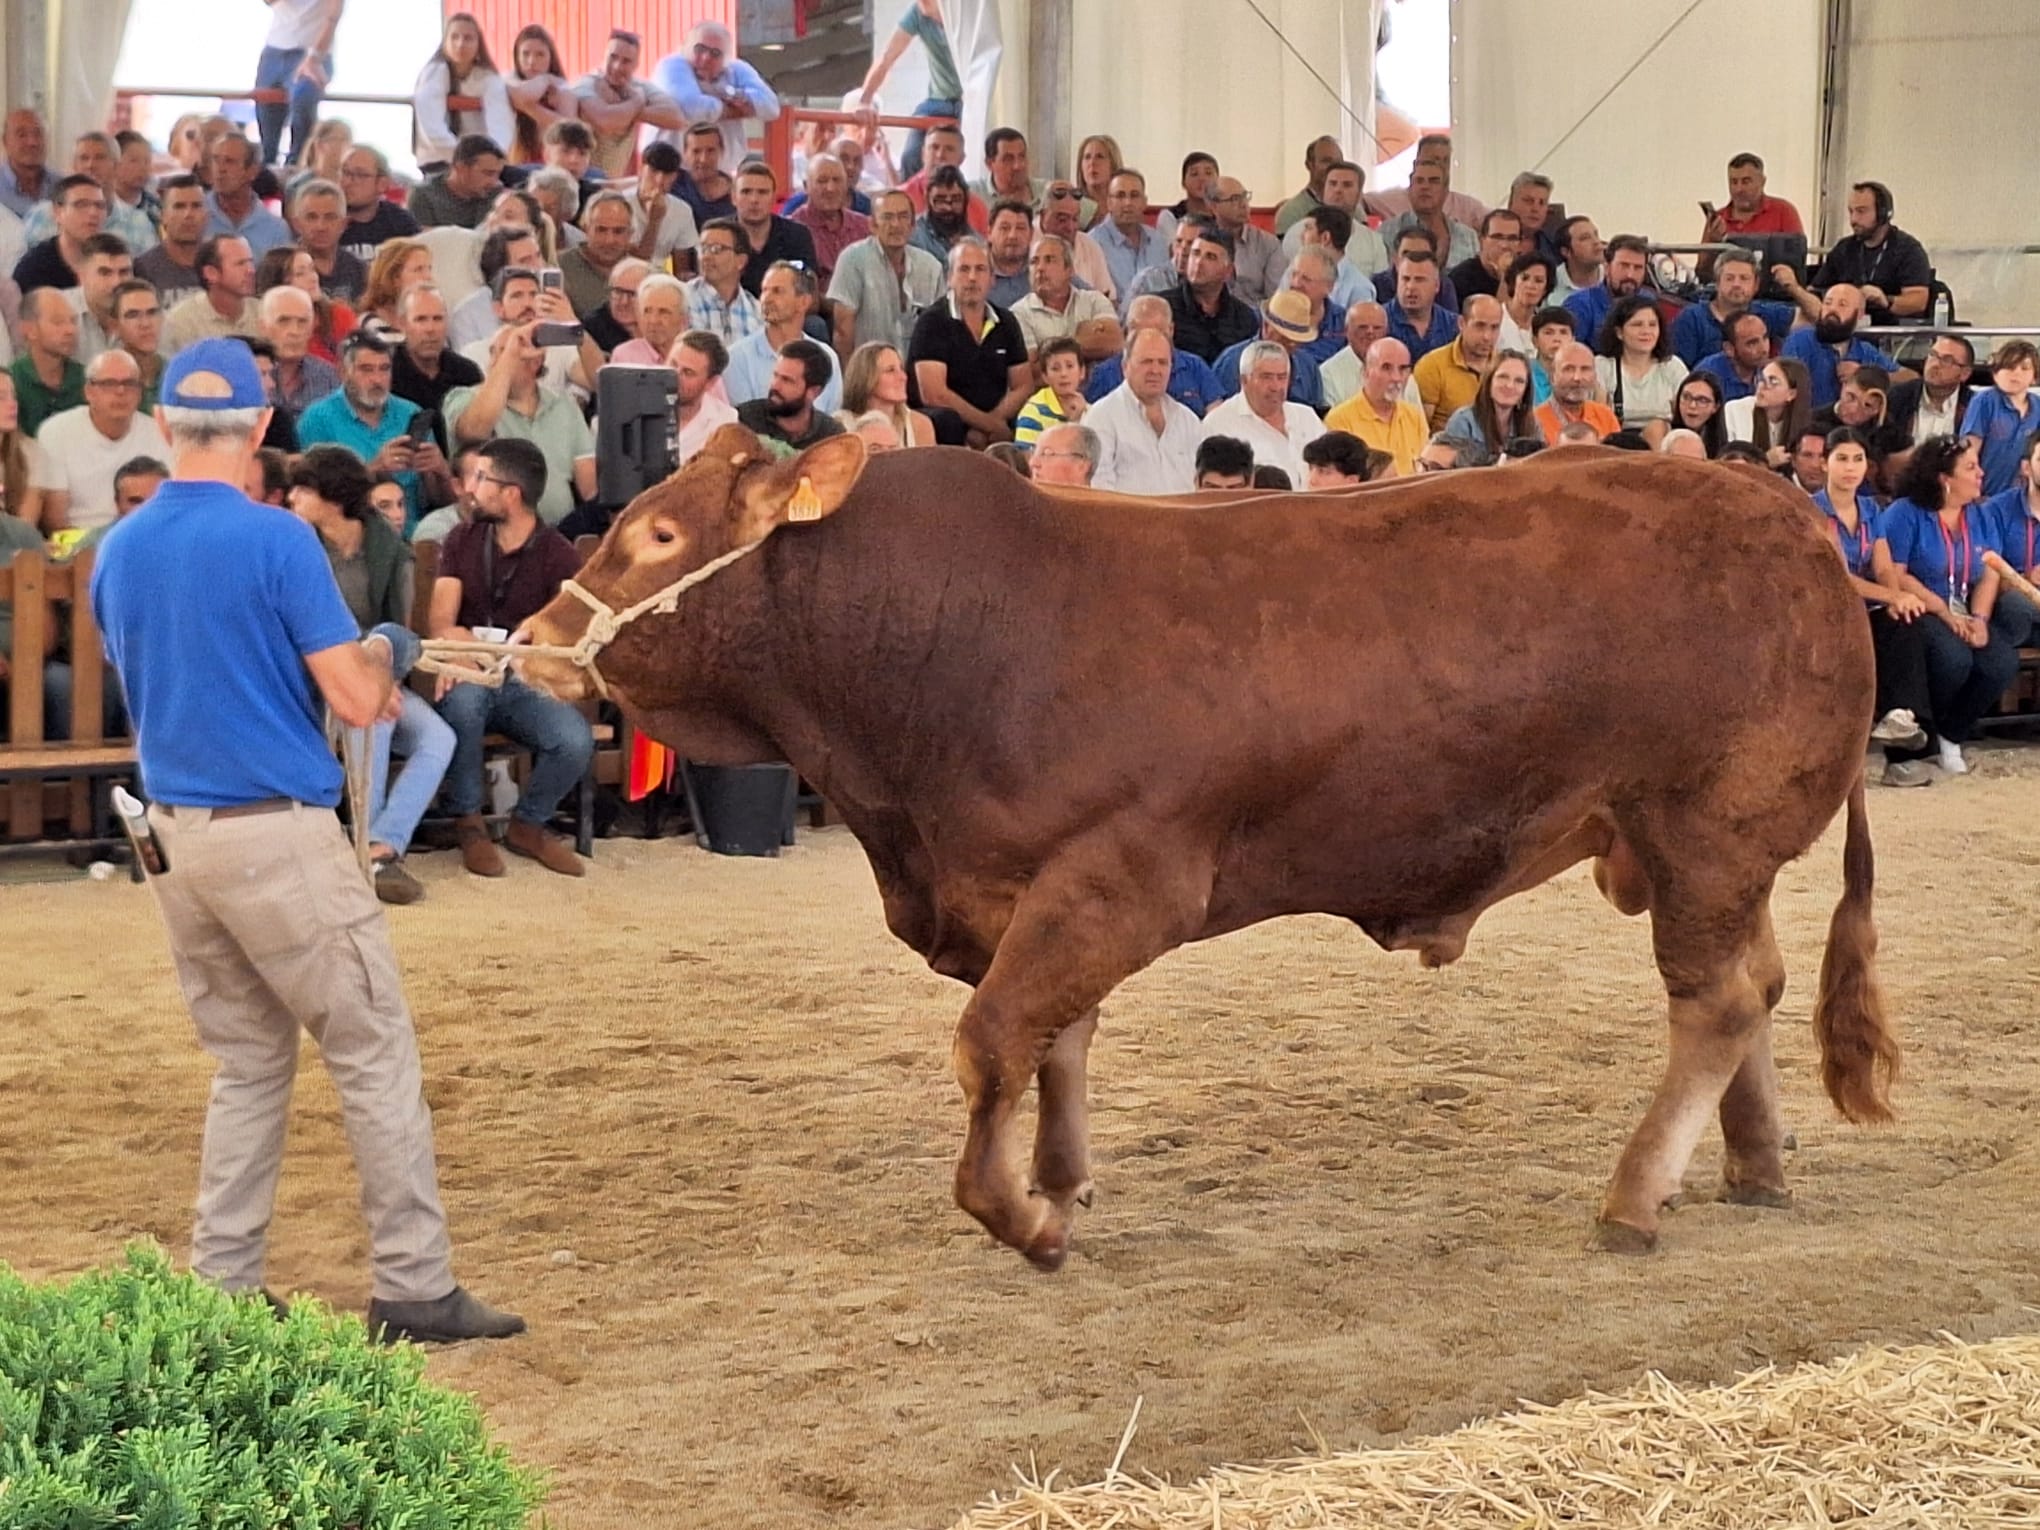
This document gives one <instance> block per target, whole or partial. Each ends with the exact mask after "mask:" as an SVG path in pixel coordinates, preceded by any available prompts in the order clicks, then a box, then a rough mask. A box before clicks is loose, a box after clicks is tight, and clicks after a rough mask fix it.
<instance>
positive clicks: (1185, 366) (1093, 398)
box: [1084, 350, 1226, 420]
mask: <svg viewBox="0 0 2040 1530" xmlns="http://www.w3.org/2000/svg"><path fill="white" fill-rule="evenodd" d="M1125 381H1126V363H1125V362H1124V361H1123V360H1121V359H1120V358H1119V357H1117V356H1107V357H1106V358H1105V359H1104V360H1103V361H1101V362H1099V363H1098V364H1097V365H1096V366H1095V367H1093V368H1091V380H1090V381H1089V382H1087V383H1085V384H1084V397H1085V398H1086V399H1088V400H1089V401H1090V402H1092V403H1094V404H1095V403H1097V402H1098V400H1099V399H1101V398H1103V397H1104V396H1105V395H1106V394H1108V393H1110V392H1111V391H1112V390H1113V389H1114V388H1116V387H1118V386H1119V385H1120V384H1121V383H1123V382H1125ZM1168 392H1169V397H1170V398H1172V399H1174V400H1175V401H1176V402H1177V403H1179V404H1181V405H1182V406H1183V407H1184V408H1185V409H1188V410H1189V411H1190V412H1191V413H1192V414H1194V415H1196V416H1197V417H1198V418H1199V419H1200V420H1201V419H1203V418H1204V415H1205V412H1206V411H1207V410H1209V409H1210V408H1211V406H1212V405H1213V404H1222V403H1224V402H1225V399H1226V392H1225V389H1224V388H1222V387H1220V386H1219V383H1218V374H1217V373H1216V372H1214V371H1212V370H1211V363H1210V362H1208V361H1206V360H1205V359H1204V358H1203V357H1202V356H1193V355H1191V354H1190V352H1188V351H1182V350H1179V351H1177V352H1176V359H1175V361H1174V362H1173V363H1172V364H1171V365H1170V367H1169V389H1168Z"/></svg>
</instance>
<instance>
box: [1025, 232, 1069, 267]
mask: <svg viewBox="0 0 2040 1530" xmlns="http://www.w3.org/2000/svg"><path fill="white" fill-rule="evenodd" d="M1049 244H1052V245H1054V246H1055V247H1056V248H1057V249H1058V250H1061V251H1062V258H1063V264H1064V265H1066V266H1071V265H1075V264H1076V257H1075V256H1073V255H1072V254H1071V253H1070V242H1069V241H1068V240H1067V239H1065V238H1063V237H1062V235H1060V234H1037V235H1036V236H1035V239H1034V244H1033V245H1032V247H1031V248H1030V250H1029V252H1028V253H1030V254H1032V253H1034V252H1036V251H1039V250H1040V249H1041V247H1042V246H1043V245H1049Z"/></svg>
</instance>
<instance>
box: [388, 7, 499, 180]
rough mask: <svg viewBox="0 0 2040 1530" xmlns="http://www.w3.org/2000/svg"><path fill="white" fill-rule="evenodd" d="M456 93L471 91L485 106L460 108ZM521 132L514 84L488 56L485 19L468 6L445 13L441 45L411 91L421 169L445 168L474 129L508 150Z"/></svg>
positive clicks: (413, 128)
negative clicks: (454, 102)
mask: <svg viewBox="0 0 2040 1530" xmlns="http://www.w3.org/2000/svg"><path fill="white" fill-rule="evenodd" d="M453 96H472V97H474V98H476V99H478V100H479V101H480V102H481V110H479V111H461V112H457V111H455V110H453V108H452V107H451V106H449V105H448V104H447V101H448V99H449V98H450V97H453ZM516 132H517V119H516V115H515V113H513V112H512V111H511V109H510V89H509V87H508V86H507V85H505V84H504V83H503V76H502V75H501V74H500V73H499V72H498V71H497V69H496V65H495V62H494V61H493V60H492V59H491V58H490V57H489V45H488V43H487V42H485V41H483V39H482V28H481V24H480V23H479V22H477V21H476V20H475V18H474V17H472V16H470V15H469V14H468V13H467V12H466V11H455V12H454V13H453V14H452V15H451V16H449V17H447V18H446V30H445V31H444V32H442V33H441V34H440V38H439V51H438V52H437V53H435V54H433V55H432V57H430V58H429V59H427V60H426V61H425V67H424V68H423V69H421V70H419V71H418V84H417V88H416V89H414V90H413V91H412V92H411V147H412V152H413V153H415V154H416V155H417V156H418V169H419V172H420V173H421V174H425V175H432V174H435V173H436V172H438V171H440V170H444V169H445V168H446V167H447V166H448V165H449V164H450V163H452V161H453V148H454V145H455V144H457V143H459V142H460V140H461V139H462V138H464V137H466V136H467V135H468V134H470V133H481V134H483V135H485V136H486V137H487V138H488V139H489V140H490V141H491V142H492V143H494V144H495V145H496V147H497V148H499V149H501V150H502V151H503V152H504V153H505V154H506V155H507V154H508V153H509V152H510V142H511V139H512V138H514V137H515V136H516Z"/></svg>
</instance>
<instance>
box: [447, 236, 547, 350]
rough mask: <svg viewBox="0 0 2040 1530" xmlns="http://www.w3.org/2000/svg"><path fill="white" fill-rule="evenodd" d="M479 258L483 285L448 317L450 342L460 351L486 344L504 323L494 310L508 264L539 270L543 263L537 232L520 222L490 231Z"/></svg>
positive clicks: (464, 299) (454, 306)
mask: <svg viewBox="0 0 2040 1530" xmlns="http://www.w3.org/2000/svg"><path fill="white" fill-rule="evenodd" d="M477 260H478V264H479V266H480V270H481V276H482V285H481V286H479V287H477V288H476V289H475V290H474V291H473V292H471V293H469V294H468V295H467V296H466V297H464V298H462V299H461V300H460V301H459V302H458V303H456V304H454V305H453V311H452V313H450V314H449V315H448V316H447V321H446V330H447V343H448V344H449V345H451V346H452V347H453V348H454V349H455V350H457V351H458V350H465V349H466V348H467V347H468V346H470V345H474V344H476V343H477V342H480V343H483V344H486V343H487V341H488V339H489V337H490V336H491V335H493V334H495V332H496V330H497V327H498V326H499V325H500V324H501V323H502V319H501V318H500V316H499V315H498V314H497V313H496V311H495V306H496V294H495V286H496V277H497V274H498V273H499V272H501V271H502V270H503V269H504V267H506V266H519V267H521V268H523V269H524V270H527V271H536V270H537V269H538V268H539V266H541V265H543V264H544V258H543V256H542V255H541V253H540V251H539V244H538V235H537V234H535V233H533V232H532V231H531V230H530V229H529V228H526V227H523V226H521V225H518V224H499V225H497V226H496V227H495V228H493V229H491V230H489V232H488V234H487V236H486V237H485V238H484V239H483V240H482V248H481V253H480V255H479V256H478V257H477Z"/></svg>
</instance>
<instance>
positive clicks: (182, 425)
mask: <svg viewBox="0 0 2040 1530" xmlns="http://www.w3.org/2000/svg"><path fill="white" fill-rule="evenodd" d="M156 407H157V408H158V409H160V410H161V411H162V415H163V430H164V433H165V434H166V435H168V436H169V438H170V449H171V450H172V451H173V452H177V451H193V450H196V451H207V450H211V449H213V448H216V447H226V446H239V445H245V444H246V443H247V441H248V438H249V437H250V436H252V435H254V434H255V427H256V426H258V425H260V424H261V423H262V416H263V414H264V413H265V411H266V406H265V408H264V409H187V408H184V407H183V406H182V405H178V404H159V405H157V406H156Z"/></svg>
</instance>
